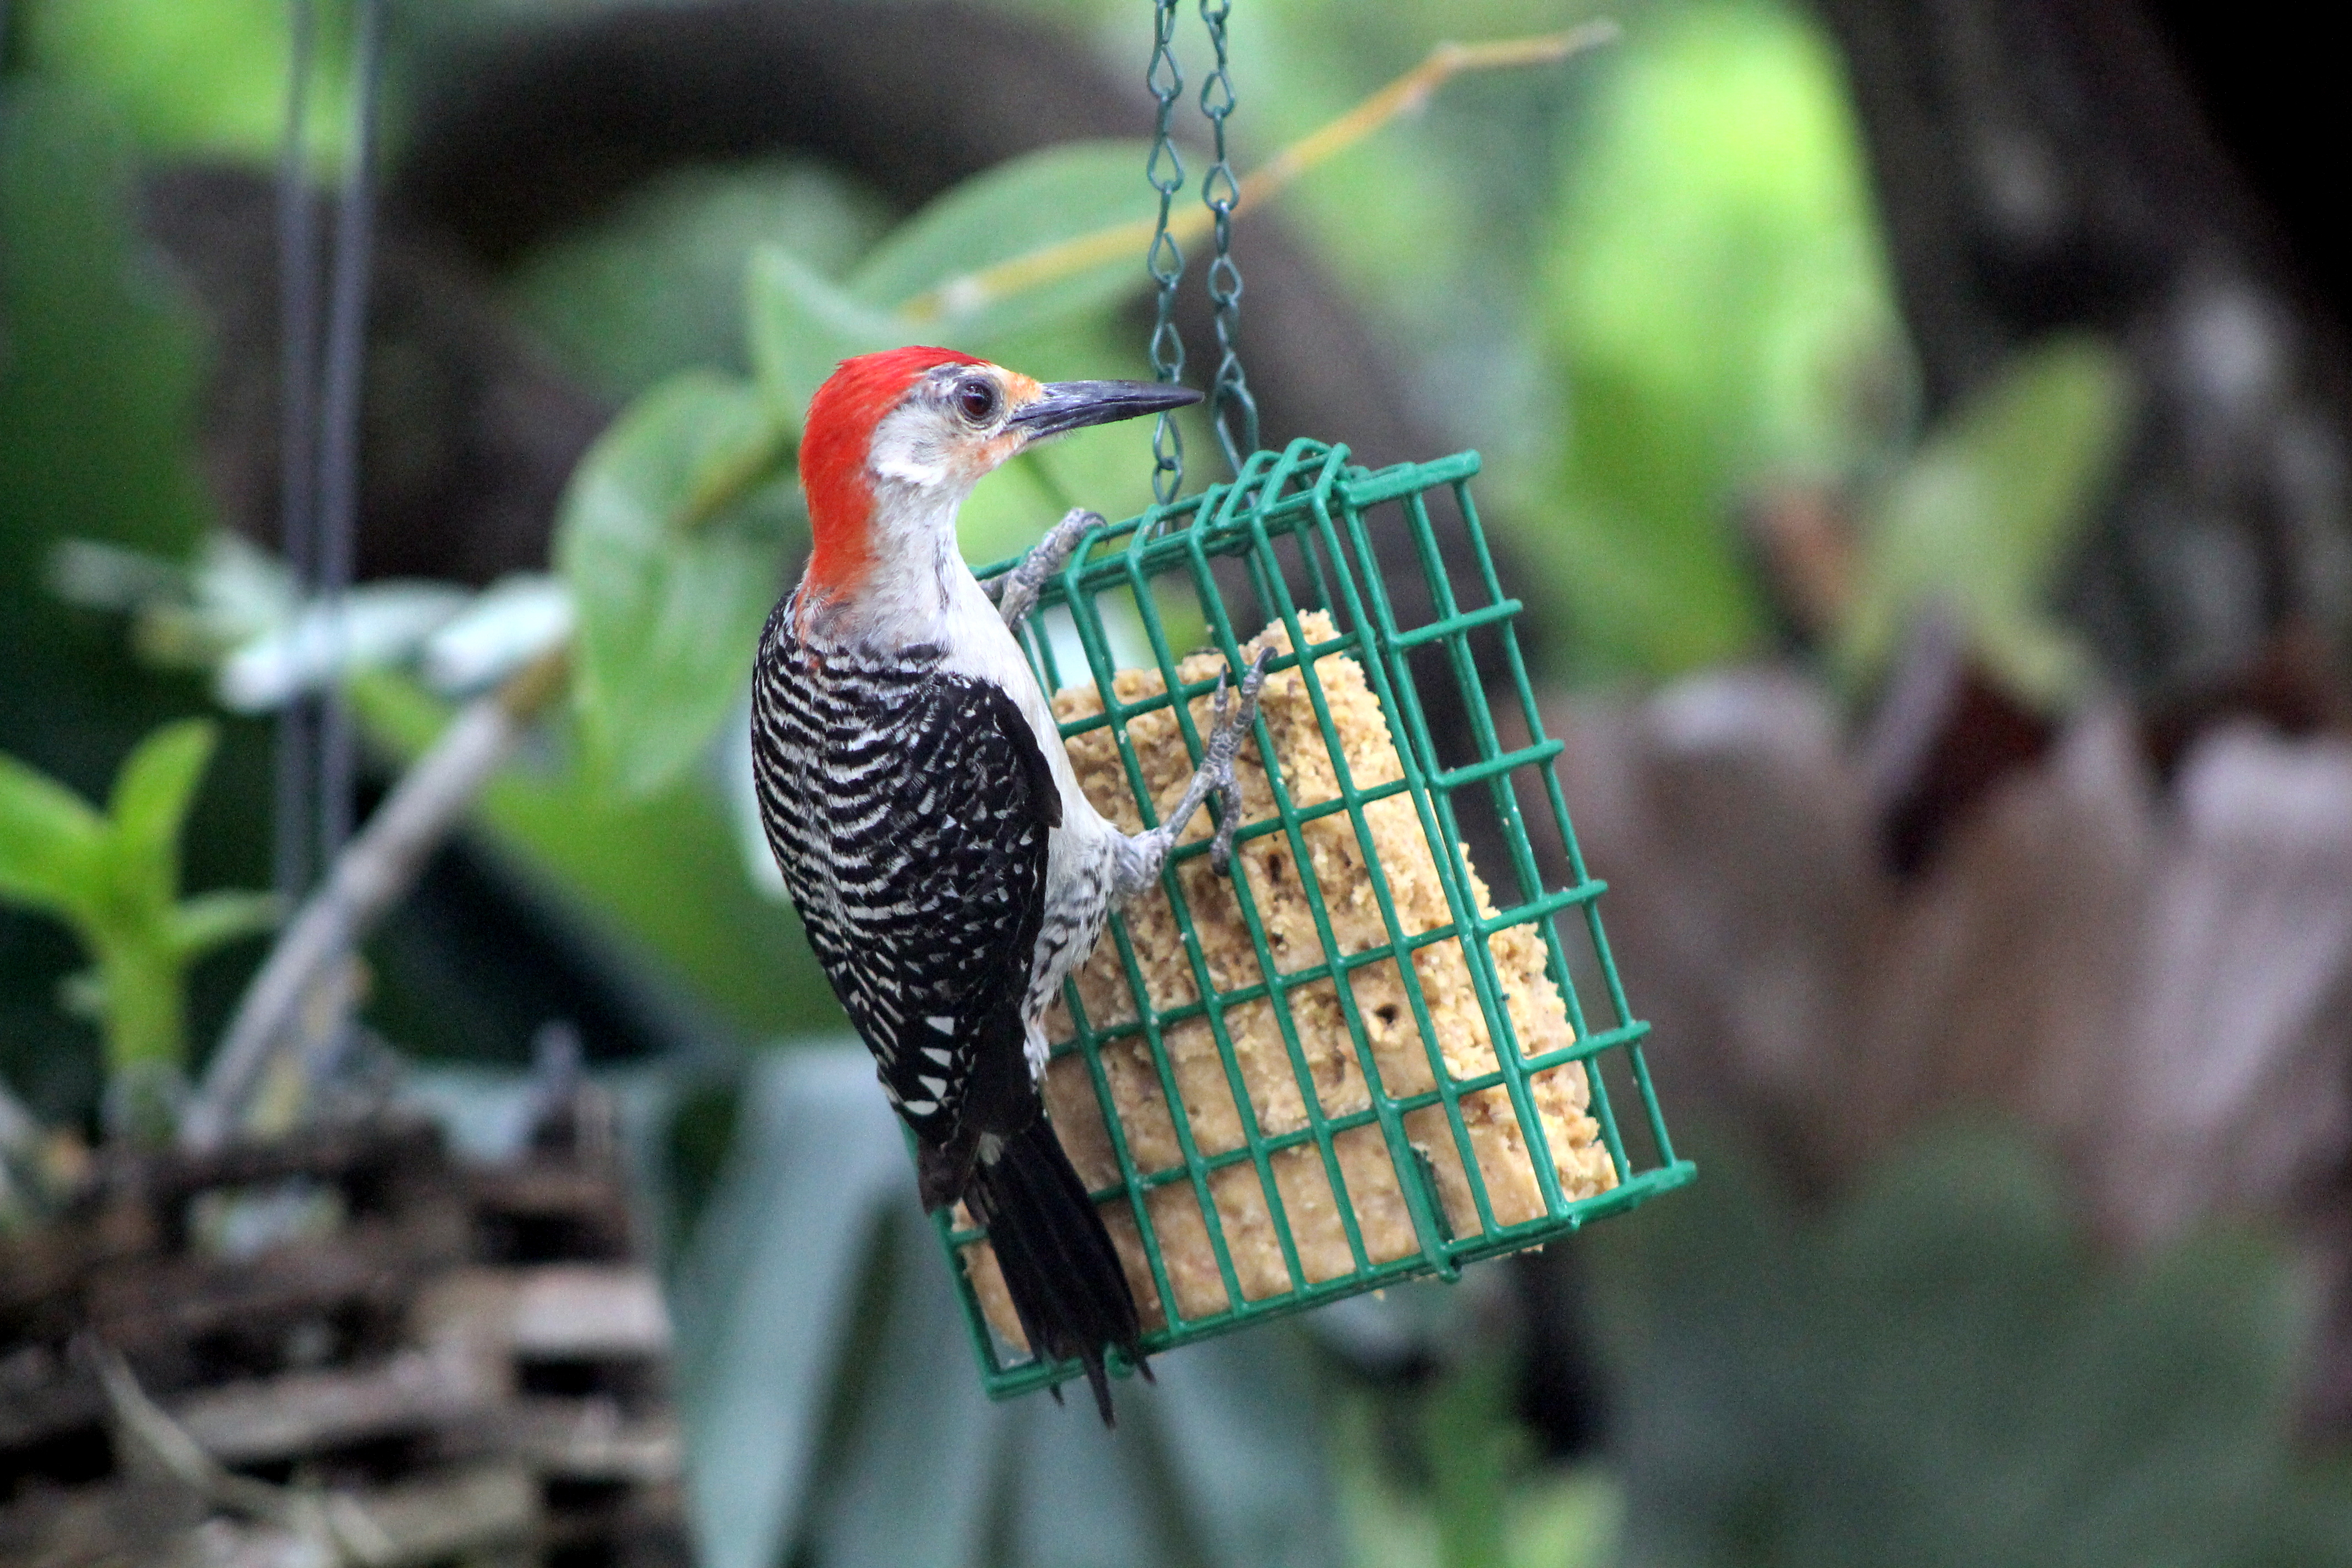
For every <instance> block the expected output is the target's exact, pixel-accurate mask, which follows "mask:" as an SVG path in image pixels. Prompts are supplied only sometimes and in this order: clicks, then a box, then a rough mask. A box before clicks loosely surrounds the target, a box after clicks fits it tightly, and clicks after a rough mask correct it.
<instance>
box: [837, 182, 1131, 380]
mask: <svg viewBox="0 0 2352 1568" xmlns="http://www.w3.org/2000/svg"><path fill="white" fill-rule="evenodd" d="M1150 153H1151V146H1150V143H1149V142H1064V143H1062V144H1060V145H1058V146H1054V147H1047V148H1045V149H1043V150H1041V151H1039V152H1035V153H1025V154H1024V155H1023V156H1021V157H1018V158H1013V159H1009V160H1007V161H1006V162H1004V163H999V164H997V165H996V166H995V167H994V168H992V169H990V170H988V171H986V172H985V173H983V174H976V175H974V176H972V177H971V179H969V180H966V181H964V182H963V183H962V184H960V185H958V186H956V187H955V188H954V189H953V190H951V191H950V192H948V193H947V194H946V195H942V196H940V198H939V199H938V200H936V201H934V202H932V203H931V204H930V205H929V206H926V207H925V208H923V210H922V211H921V212H919V213H917V214H916V215H915V216H913V217H911V218H908V220H907V221H906V222H905V223H903V224H901V225H899V226H898V227H897V228H896V229H893V230H892V231H891V232H890V234H889V236H888V237H887V238H886V239H884V240H883V241H882V243H881V244H879V245H877V246H876V247H874V249H873V250H872V251H871V252H870V253H869V254H868V255H867V256H866V259H865V260H864V261H862V262H861V263H859V264H858V266H857V268H856V270H855V271H853V272H852V273H851V274H850V275H849V277H848V279H846V287H847V289H848V291H849V292H850V293H851V294H852V295H854V296H855V297H856V298H857V299H858V300H863V301H864V302H866V304H869V305H874V306H877V307H882V308H885V309H890V310H898V309H901V308H903V307H905V306H906V305H908V302H909V301H912V300H917V299H918V298H919V297H925V296H933V295H936V296H937V297H938V298H937V304H938V307H939V309H938V313H937V314H936V315H929V316H924V317H919V318H918V319H916V320H915V321H914V322H913V325H912V330H913V331H916V332H918V333H929V334H932V335H933V337H934V338H935V340H936V341H938V342H944V343H953V344H957V345H959V346H961V345H965V344H970V343H976V342H995V341H998V340H1001V339H1003V338H1005V337H1008V336H1011V335H1013V334H1015V333H1018V332H1023V331H1031V330H1033V329H1034V328H1037V327H1039V326H1045V325H1050V324H1052V323H1054V322H1057V321H1069V320H1071V319H1074V318H1076V317H1080V316H1087V315H1099V314H1101V313H1103V312H1105V311H1107V310H1108V309H1109V308H1110V307H1111V306H1113V305H1115V304H1117V303H1118V301H1119V300H1121V299H1123V298H1125V297H1127V296H1128V295H1130V294H1134V293H1136V292H1139V290H1140V289H1142V288H1143V287H1144V285H1145V284H1146V282H1147V281H1148V280H1149V274H1148V273H1147V272H1146V271H1145V270H1144V266H1143V258H1142V256H1141V255H1140V254H1139V253H1138V254H1128V255H1119V256H1117V257H1114V258H1109V259H1108V260H1105V261H1102V262H1099V263H1097V264H1096V265H1094V266H1092V267H1089V268H1086V269H1084V270H1083V271H1079V272H1076V273H1073V274H1071V275H1070V276H1068V277H1064V278H1057V279H1055V280H1053V281H1052V282H1050V283H1045V284H1043V285H1041V286H1039V287H1036V288H1024V289H1021V290H1019V291H1018V292H1016V293H1013V294H1008V295H1004V296H1002V297H1000V298H996V299H992V300H982V299H980V298H978V297H976V296H975V295H973V294H972V292H971V289H970V286H969V283H968V282H966V283H965V286H964V287H961V288H960V287H959V283H960V281H963V280H968V279H970V278H971V275H972V274H974V273H976V272H978V271H980V270H981V269H982V268H987V267H992V266H994V265H995V264H996V263H998V262H1001V261H1009V260H1011V259H1013V258H1015V257H1019V256H1024V255H1026V254H1028V253H1029V252H1031V251H1034V250H1037V249H1040V248H1042V247H1045V246H1048V245H1054V244H1056V243H1058V242H1060V241H1062V240H1066V239H1074V238H1076V237H1078V236H1080V235H1086V234H1092V233H1094V232H1095V231H1097V230H1098V229H1103V228H1108V227H1109V226H1111V225H1113V224H1119V223H1132V222H1135V221H1138V220H1139V219H1145V218H1150V217H1151V216H1154V215H1155V214H1157V213H1158V211H1159V202H1160V198H1159V197H1158V195H1155V194H1154V193H1153V191H1152V190H1151V188H1150V185H1149V184H1146V183H1145V180H1144V177H1143V170H1144V161H1145V159H1147V158H1148V157H1150Z"/></svg>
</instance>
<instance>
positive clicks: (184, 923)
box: [171, 889, 286, 958]
mask: <svg viewBox="0 0 2352 1568" xmlns="http://www.w3.org/2000/svg"><path fill="white" fill-rule="evenodd" d="M285 913H286V908H285V905H284V903H283V902H282V901H281V900H279V899H278V895H277V894H275V893H238V892H230V891H227V890H226V889H224V890H220V891H216V892H210V893H198V894H197V895H196V896H195V897H194V898H192V899H185V900H182V901H181V903H180V906H179V908H178V909H176V910H173V911H172V922H171V938H172V945H173V949H174V950H175V951H177V952H180V953H182V954H183V955H184V956H186V957H189V958H195V957H199V956H201V955H202V954H204V953H206V952H211V951H212V950H213V949H214V948H216V947H219V946H222V945H223V944H224V943H226V942H235V941H236V940H237V939H238V938H240V937H247V936H253V935H255V934H257V933H258V932H261V931H268V930H270V929H272V928H273V927H275V926H276V925H277V924H278V921H280V920H282V919H284V918H285Z"/></svg>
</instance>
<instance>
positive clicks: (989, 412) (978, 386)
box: [955, 376, 1003, 425]
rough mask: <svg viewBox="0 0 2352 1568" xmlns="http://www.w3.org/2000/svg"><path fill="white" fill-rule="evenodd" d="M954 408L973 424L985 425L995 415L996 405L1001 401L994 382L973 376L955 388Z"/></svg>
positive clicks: (1001, 398)
mask: <svg viewBox="0 0 2352 1568" xmlns="http://www.w3.org/2000/svg"><path fill="white" fill-rule="evenodd" d="M955 400H956V408H957V409H958V411H959V412H961V414H962V415H963V416H964V417H965V418H966V419H968V420H970V421H971V423H973V424H974V425H985V424H987V423H988V422H989V421H990V420H992V419H993V418H995V417H996V408H997V405H998V404H999V403H1001V402H1002V401H1003V397H1002V395H1000V394H999V393H998V392H997V390H996V383H994V382H992V381H988V380H985V379H983V378H982V377H980V376H974V377H972V378H971V380H970V381H967V382H965V383H964V384H962V385H961V386H959V387H957V388H956V395H955Z"/></svg>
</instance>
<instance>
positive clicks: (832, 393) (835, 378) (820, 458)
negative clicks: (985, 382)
mask: <svg viewBox="0 0 2352 1568" xmlns="http://www.w3.org/2000/svg"><path fill="white" fill-rule="evenodd" d="M981 363H985V362H984V361H982V360H978V359H974V358H973V357H972V356H971V355H970V354H968V353H958V352H957V351H955V350H954V349H941V348H926V347H920V346H910V347H908V348H903V349H885V350H883V351H882V352H881V353H870V354H859V355H858V356H856V358H855V359H845V360H843V361H842V362H841V363H840V364H839V365H838V366H836V367H835V370H834V373H833V374H831V375H829V376H827V377H826V378H825V382H824V385H823V386H820V387H818V388H817V389H816V395H815V396H814V397H812V398H810V399H809V405H808V419H807V421H806V423H805V424H803V426H802V427H801V459H800V468H801V492H802V493H803V495H805V496H806V497H807V498H808V509H809V531H810V534H811V548H810V551H809V568H808V580H809V582H810V583H811V584H813V585H814V586H816V587H817V588H819V589H820V590H822V591H824V592H828V593H830V592H837V591H839V590H842V589H845V588H849V587H853V586H855V585H856V584H857V583H858V582H859V581H860V580H861V579H863V578H864V577H865V575H866V571H867V570H868V569H869V568H870V567H871V566H872V565H873V564H874V556H873V540H872V537H871V535H870V534H869V532H868V531H867V529H866V521H867V517H868V514H869V513H870V511H871V510H872V508H873V505H874V487H873V483H872V481H871V479H869V478H868V476H867V473H866V458H867V455H868V454H869V453H870V452H871V450H872V448H873V444H874V427H875V426H877V425H879V424H880V423H881V422H882V420H883V418H884V416H887V415H888V414H889V412H890V411H891V410H892V409H894V408H896V407H898V405H899V403H900V402H901V401H902V400H903V399H904V398H905V397H906V395H907V390H908V388H909V387H911V386H913V385H914V384H915V383H917V382H918V381H920V380H921V379H922V378H923V377H924V376H925V375H927V374H929V373H930V372H932V371H934V370H937V369H938V368H939V367H940V366H941V365H943V364H981Z"/></svg>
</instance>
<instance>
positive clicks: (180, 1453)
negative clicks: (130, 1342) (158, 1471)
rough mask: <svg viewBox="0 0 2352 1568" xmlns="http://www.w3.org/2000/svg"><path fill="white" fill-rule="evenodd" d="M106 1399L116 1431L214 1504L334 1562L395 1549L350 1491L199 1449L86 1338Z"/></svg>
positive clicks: (377, 1556)
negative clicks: (305, 1484)
mask: <svg viewBox="0 0 2352 1568" xmlns="http://www.w3.org/2000/svg"><path fill="white" fill-rule="evenodd" d="M84 1352H85V1353H86V1354H87V1355H88V1356H89V1359H90V1362H91V1363H92V1364H93V1365H94V1366H95V1367H96V1368H97V1369H98V1381H99V1384H100V1387H102V1388H104V1389H105V1391H106V1402H107V1404H108V1405H110V1407H111V1408H112V1409H113V1411H114V1418H115V1420H116V1421H118V1422H120V1423H121V1427H122V1430H123V1431H125V1432H126V1433H128V1434H129V1435H130V1436H132V1437H134V1438H136V1439H137V1440H138V1442H139V1446H140V1447H142V1448H145V1449H146V1450H147V1452H148V1453H150V1454H152V1456H154V1458H155V1459H156V1461H157V1462H158V1463H160V1464H161V1465H162V1466H163V1468H164V1469H165V1471H166V1472H168V1473H169V1474H170V1475H171V1476H172V1478H173V1479H174V1480H177V1481H178V1482H179V1483H180V1484H181V1485H182V1486H184V1487H186V1488H187V1489H189V1490H190V1491H192V1492H194V1493H195V1494H196V1495H197V1496H198V1497H200V1498H202V1499H204V1500H205V1501H206V1502H208V1503H210V1504H212V1505H213V1506H214V1507H215V1508H224V1509H226V1510H229V1511H230V1512H232V1513H238V1514H243V1515H244V1516H245V1517H246V1518H247V1519H253V1520H258V1521H262V1522H263V1523H265V1524H274V1525H276V1526H278V1528H279V1529H281V1530H285V1531H291V1532H292V1533H293V1534H296V1535H299V1536H301V1537H303V1538H304V1539H306V1540H310V1541H314V1542H320V1543H321V1544H323V1545H325V1546H326V1547H327V1548H328V1549H329V1551H330V1552H332V1553H333V1556H334V1560H335V1561H336V1562H337V1563H351V1564H356V1565H358V1568H369V1565H370V1564H375V1563H388V1562H390V1561H392V1560H393V1558H394V1555H395V1548H394V1544H393V1542H392V1539H391V1538H390V1537H389V1536H387V1535H386V1534H385V1533H384V1532H383V1526H381V1525H379V1524H378V1523H376V1521H375V1519H374V1517H373V1515H371V1514H370V1513H369V1512H368V1511H367V1510H366V1509H365V1508H364V1507H362V1505H361V1503H360V1502H359V1500H357V1499H355V1498H348V1497H338V1496H333V1495H328V1496H324V1497H321V1496H319V1495H317V1494H315V1493H308V1492H303V1491H299V1490H296V1489H292V1488H288V1487H274V1486H271V1485H270V1484H269V1483H268V1482H267V1481H260V1480H256V1479H253V1478H252V1477H251V1476H240V1475H238V1474H237V1473H236V1471H234V1470H231V1469H229V1468H227V1467H226V1466H224V1465H223V1464H222V1463H221V1462H220V1461H219V1460H217V1459H215V1458H213V1457H212V1456H211V1455H210V1454H207V1453H205V1450H204V1446H203V1445H202V1444H200V1443H198V1442H197V1441H196V1440H195V1438H194V1437H193V1436H190V1435H189V1433H188V1429H187V1428H186V1427H184V1426H181V1425H180V1424H179V1423H178V1422H177V1421H174V1420H173V1419H172V1416H171V1413H170V1412H169V1411H167V1410H165V1409H164V1408H163V1406H162V1405H158V1404H156V1403H155V1402H154V1401H153V1400H152V1399H151V1398H149V1397H148V1395H147V1391H146V1390H145V1389H143V1388H142V1387H140V1386H139V1379H138V1376H137V1374H135V1373H132V1372H131V1367H130V1363H127V1362H125V1361H124V1360H123V1359H122V1356H121V1352H118V1351H116V1350H115V1349H114V1347H113V1346H111V1345H108V1344H103V1343H100V1342H97V1341H95V1340H92V1341H88V1342H85V1345H84Z"/></svg>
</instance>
